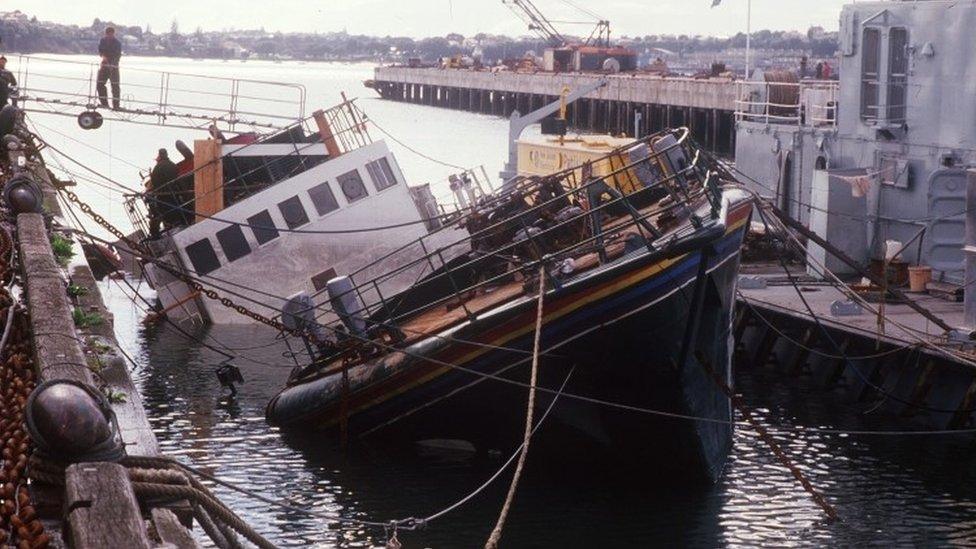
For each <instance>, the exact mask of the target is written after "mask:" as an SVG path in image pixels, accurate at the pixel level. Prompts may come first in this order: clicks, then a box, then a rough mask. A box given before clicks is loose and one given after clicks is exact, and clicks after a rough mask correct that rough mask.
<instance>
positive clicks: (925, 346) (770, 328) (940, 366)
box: [734, 263, 976, 429]
mask: <svg viewBox="0 0 976 549" xmlns="http://www.w3.org/2000/svg"><path fill="white" fill-rule="evenodd" d="M742 272H743V273H744V274H743V275H741V276H747V277H749V278H750V281H751V282H753V284H748V285H747V284H743V283H742V280H741V279H740V289H739V296H738V300H737V301H738V307H737V317H736V321H735V325H734V330H735V337H736V341H737V357H736V358H737V368H772V369H775V370H777V371H779V372H780V373H782V374H785V375H786V376H787V377H788V378H789V377H793V378H805V379H806V380H807V381H809V382H811V383H813V384H814V385H815V386H817V387H819V388H821V389H823V390H826V391H839V392H841V393H842V394H843V395H844V397H845V398H846V400H848V401H849V402H852V403H864V404H865V405H866V406H867V405H870V404H873V403H879V404H878V410H880V411H882V412H885V413H887V414H888V415H889V417H891V418H894V419H895V423H897V424H899V425H902V426H912V427H914V428H920V429H922V428H925V429H933V428H934V429H965V428H972V426H973V424H974V420H976V411H974V408H976V367H974V366H973V364H974V363H976V342H974V341H966V340H959V341H951V340H950V339H949V338H948V337H947V335H946V334H945V333H944V331H943V330H941V329H940V328H939V327H938V326H936V325H935V324H933V323H932V322H931V321H929V320H928V319H926V318H924V317H923V316H922V315H920V314H919V313H917V312H916V311H914V310H912V309H911V308H909V307H908V306H907V305H905V304H904V303H897V302H894V303H892V302H888V303H885V304H884V305H881V303H880V302H879V303H875V301H876V300H875V299H874V298H869V299H867V301H868V303H869V305H870V308H869V307H867V306H863V305H862V306H858V307H853V306H850V305H849V303H848V302H849V301H850V297H849V295H848V294H847V293H845V292H843V291H841V290H840V289H838V288H837V287H835V286H833V285H831V284H828V283H825V282H821V281H817V280H815V279H813V278H812V277H807V276H805V275H795V274H794V277H795V278H794V282H795V285H794V283H793V282H791V281H790V280H789V278H788V277H787V276H786V275H785V273H784V271H783V270H782V268H781V266H780V265H778V264H764V263H757V264H747V265H744V266H743V268H742ZM758 280H762V281H763V284H755V282H756V281H758ZM798 291H799V292H801V293H802V295H803V298H804V299H806V302H807V303H808V304H809V306H810V309H811V310H812V311H813V314H814V316H815V317H816V320H815V319H814V316H811V315H810V312H809V311H808V310H807V308H806V306H805V305H804V304H803V301H802V300H801V299H800V297H799V296H798V293H797V292H798ZM906 296H907V297H908V298H909V299H911V300H913V301H914V302H915V303H917V304H919V305H921V306H923V307H925V308H926V309H928V310H929V311H930V312H932V313H933V314H934V315H935V316H937V317H939V318H940V319H942V320H944V321H945V322H946V323H948V324H950V325H952V326H962V325H963V324H964V322H963V304H962V303H961V302H955V301H947V300H946V299H943V298H940V297H936V296H933V295H930V294H921V293H916V294H911V293H909V294H906ZM878 308H880V309H881V311H883V317H884V318H883V320H881V321H880V322H879V315H878V314H876V313H875V312H873V311H872V309H875V310H877V309H878ZM818 323H819V325H818ZM820 326H823V329H821V327H820ZM943 351H948V352H943Z"/></svg>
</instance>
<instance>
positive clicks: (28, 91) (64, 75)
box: [8, 55, 306, 131]
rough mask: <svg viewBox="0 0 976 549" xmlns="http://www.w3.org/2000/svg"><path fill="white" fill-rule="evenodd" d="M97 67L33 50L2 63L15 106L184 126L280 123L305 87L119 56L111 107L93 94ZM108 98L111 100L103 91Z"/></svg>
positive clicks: (294, 109) (298, 115)
mask: <svg viewBox="0 0 976 549" xmlns="http://www.w3.org/2000/svg"><path fill="white" fill-rule="evenodd" d="M100 67H101V65H100V64H99V63H88V62H84V61H77V60H72V59H57V58H52V57H42V56H33V55H19V56H17V57H14V58H13V59H11V60H10V62H9V65H8V69H10V70H13V71H14V72H15V73H16V78H17V83H18V88H19V99H18V100H19V102H20V106H21V107H23V108H24V109H25V110H28V111H34V112H45V113H51V114H61V115H68V116H77V115H78V114H80V113H82V112H85V111H95V110H97V111H99V112H102V113H105V115H106V116H113V117H116V118H119V119H123V120H127V121H132V122H141V123H154V124H160V125H167V126H175V127H187V128H196V127H201V126H203V127H205V126H207V125H209V124H211V123H216V124H218V125H220V126H221V127H223V128H226V129H227V130H229V131H235V130H236V129H237V128H238V126H245V127H248V128H255V129H257V128H267V129H281V128H284V127H287V126H289V125H291V124H294V123H295V121H297V120H301V119H302V118H304V116H305V98H306V91H305V87H304V86H301V85H299V84H289V83H282V82H271V81H262V80H251V79H244V78H237V77H232V76H216V75H202V74H191V73H184V72H175V71H157V70H150V69H145V68H138V67H131V66H128V65H127V64H126V60H125V59H123V62H122V63H121V64H120V67H119V72H120V73H121V74H120V88H121V91H122V97H121V98H120V99H121V101H120V105H119V108H118V109H112V108H109V107H108V106H104V105H102V104H101V101H100V100H99V93H98V90H97V89H96V85H97V83H98V72H99V68H100ZM106 85H107V86H108V84H106ZM108 87H110V86H108ZM108 96H109V101H108V103H109V104H110V105H111V104H112V99H111V96H112V93H111V91H109V93H108Z"/></svg>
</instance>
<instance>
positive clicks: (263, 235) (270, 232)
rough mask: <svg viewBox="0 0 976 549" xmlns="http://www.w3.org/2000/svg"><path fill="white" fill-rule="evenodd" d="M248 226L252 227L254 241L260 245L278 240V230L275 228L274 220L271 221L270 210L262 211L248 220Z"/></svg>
mask: <svg viewBox="0 0 976 549" xmlns="http://www.w3.org/2000/svg"><path fill="white" fill-rule="evenodd" d="M247 224H248V225H250V226H251V232H252V233H254V239H255V240H257V241H258V244H264V243H265V242H271V241H272V240H274V239H276V238H278V229H277V228H275V224H274V219H271V214H270V213H268V210H262V211H260V212H258V213H256V214H254V215H252V216H251V217H249V218H247Z"/></svg>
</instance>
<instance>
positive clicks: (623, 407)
mask: <svg viewBox="0 0 976 549" xmlns="http://www.w3.org/2000/svg"><path fill="white" fill-rule="evenodd" d="M88 236H93V235H88ZM96 238H97V237H96ZM126 251H129V252H130V253H135V252H133V251H131V250H126ZM188 276H189V275H188ZM209 278H216V277H212V276H210V277H209ZM231 284H233V283H231ZM212 285H213V286H215V287H218V288H219V289H221V291H223V292H226V293H228V294H230V295H233V296H235V297H237V298H240V299H244V300H247V301H249V302H252V303H255V304H257V305H261V306H265V307H266V306H267V305H266V304H264V303H262V302H259V301H257V300H255V299H253V298H251V297H249V296H245V295H242V294H239V293H237V292H234V291H232V290H227V289H226V288H220V287H219V286H216V285H214V284H212ZM248 289H249V290H250V288H248ZM269 295H272V296H273V294H269ZM273 297H276V298H278V299H282V300H283V299H284V298H281V297H280V296H273ZM324 327H325V328H326V329H329V330H331V331H335V332H338V331H339V330H338V329H337V328H335V327H332V326H324ZM343 335H348V336H351V337H354V338H356V339H360V340H362V341H364V342H368V343H371V344H373V345H376V346H378V347H381V348H384V349H386V350H388V351H394V352H399V353H402V354H406V355H408V356H413V357H414V358H419V359H422V360H426V361H428V362H431V363H434V364H438V365H441V366H444V367H447V368H452V369H457V370H459V371H464V372H467V373H470V374H472V375H476V376H481V377H484V378H485V379H492V380H495V381H499V382H501V383H506V384H510V385H516V386H520V387H523V388H529V384H526V383H524V382H519V381H517V380H510V379H506V378H501V377H499V376H498V375H496V374H490V373H485V372H479V371H477V370H474V369H472V368H468V367H465V366H461V365H457V364H451V363H448V362H445V361H441V360H438V359H435V358H433V357H425V356H420V355H417V354H415V353H411V352H410V351H407V350H404V349H399V348H396V347H393V346H391V345H388V344H386V343H383V342H376V341H372V340H367V339H366V338H364V337H363V336H359V335H357V334H346V333H344V334H343ZM923 343H924V344H926V345H930V344H929V343H928V342H923ZM940 350H941V349H940ZM536 389H537V390H539V391H541V392H543V393H548V394H554V390H553V389H551V388H545V387H536ZM565 396H566V397H567V398H571V399H574V400H578V401H582V402H587V403H591V404H596V405H603V406H607V407H612V408H617V409H621V410H627V411H634V412H639V413H644V414H650V415H658V416H661V417H668V418H672V419H685V420H693V421H703V422H711V423H725V424H735V423H737V422H734V421H727V420H720V419H715V418H702V417H696V416H692V415H689V414H680V413H674V412H667V411H663V410H653V409H649V408H642V407H639V406H633V405H628V404H624V403H616V402H612V401H607V400H603V399H598V398H594V397H588V396H585V395H577V394H572V393H566V394H565ZM972 431H973V432H976V429H974V430H972ZM822 432H827V431H822ZM948 432H950V433H956V434H959V433H965V432H966V431H965V430H950V431H948ZM848 433H849V434H850V433H852V432H848ZM892 433H893V434H897V432H892Z"/></svg>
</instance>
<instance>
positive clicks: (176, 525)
mask: <svg viewBox="0 0 976 549" xmlns="http://www.w3.org/2000/svg"><path fill="white" fill-rule="evenodd" d="M152 522H153V526H155V527H156V533H157V534H158V535H159V541H161V542H163V543H168V544H170V545H172V546H173V547H175V548H176V549H198V548H199V547H200V544H198V543H197V542H196V540H194V539H193V536H192V535H191V534H190V532H189V530H187V529H186V528H183V525H182V524H180V520H179V519H178V518H176V515H174V514H173V512H172V511H170V510H169V509H161V508H156V509H153V510H152Z"/></svg>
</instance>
